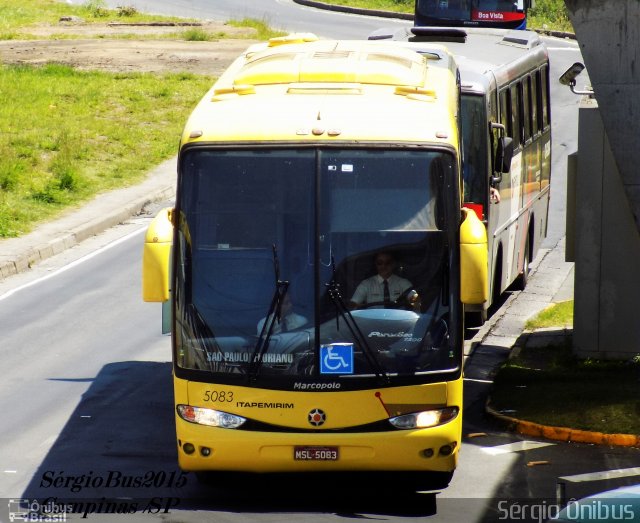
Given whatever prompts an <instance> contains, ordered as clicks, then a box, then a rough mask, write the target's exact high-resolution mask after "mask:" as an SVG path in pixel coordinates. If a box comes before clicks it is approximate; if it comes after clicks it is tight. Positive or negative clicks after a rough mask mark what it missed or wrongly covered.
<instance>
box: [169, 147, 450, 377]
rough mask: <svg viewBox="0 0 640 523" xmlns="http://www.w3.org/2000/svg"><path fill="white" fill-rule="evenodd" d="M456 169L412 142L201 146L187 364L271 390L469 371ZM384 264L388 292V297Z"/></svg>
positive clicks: (445, 157)
mask: <svg viewBox="0 0 640 523" xmlns="http://www.w3.org/2000/svg"><path fill="white" fill-rule="evenodd" d="M456 165H457V164H456V160H455V158H454V156H453V155H452V154H450V153H448V152H443V151H436V150H424V149H422V150H420V149H410V148H409V149H405V150H400V149H385V150H381V149H379V148H375V149H373V148H372V149H337V148H336V149H333V148H327V149H319V148H318V149H316V148H310V147H309V148H298V149H294V148H277V147H273V148H264V149H263V148H260V149H256V148H253V149H232V150H230V149H226V150H222V149H213V148H202V147H200V148H193V149H191V150H189V151H187V152H186V153H185V154H184V155H183V157H182V163H181V166H180V183H179V187H180V191H179V194H178V199H177V204H176V211H177V215H178V216H179V220H178V223H177V229H178V232H177V241H176V243H175V248H174V278H175V280H176V281H175V282H174V285H173V286H172V288H173V289H175V290H174V292H175V311H174V312H175V314H174V318H175V325H174V332H175V347H174V350H175V351H176V355H175V356H176V365H177V368H178V369H186V370H194V371H202V372H205V373H207V374H215V379H216V380H217V381H218V382H225V381H226V382H231V383H233V382H235V381H239V380H243V379H251V380H252V383H261V384H262V385H263V386H264V385H265V382H264V381H262V380H272V381H273V380H274V379H280V380H282V381H283V383H284V382H286V381H287V380H299V379H300V378H301V377H315V378H317V379H322V378H327V379H331V380H336V379H337V380H340V379H351V380H353V379H354V378H362V379H364V380H365V381H366V380H367V379H369V378H380V377H384V378H385V379H387V380H393V379H399V378H401V377H403V378H405V379H406V378H407V377H415V376H419V375H423V376H424V375H429V374H433V373H441V372H443V371H451V370H455V369H458V367H459V365H460V361H461V355H460V354H458V353H459V349H456V348H455V347H456V346H458V345H460V346H461V343H458V341H459V340H453V339H451V338H452V337H453V336H452V335H450V332H451V331H452V329H451V322H452V321H454V320H453V319H452V318H454V317H456V316H455V314H457V312H458V311H457V310H455V311H454V310H452V308H454V309H455V308H456V307H457V305H455V303H456V300H452V299H451V296H450V294H449V293H450V292H451V290H450V287H451V285H450V272H451V271H449V263H450V261H449V256H450V249H449V247H448V246H449V245H451V244H452V243H454V242H455V231H456V230H457V227H458V215H457V214H456V213H455V211H454V209H456V203H455V202H456V198H459V195H458V193H457V182H456V181H455V180H456V179H457V172H456V171H457V166H456ZM445 189H446V190H445ZM447 200H450V201H449V202H447ZM458 201H459V200H458ZM457 207H458V208H459V205H457ZM382 262H387V263H386V265H388V267H387V268H386V270H387V271H388V272H389V273H393V276H388V277H387V278H386V279H387V282H388V283H387V285H388V286H389V287H390V289H389V292H388V294H387V292H386V291H383V290H379V291H378V292H377V291H376V287H377V286H379V287H377V288H378V289H382V288H383V281H382V279H380V276H379V275H380V274H381V271H382V269H381V268H380V267H382V265H384V263H382ZM363 282H364V283H363ZM376 292H377V294H376ZM455 321H457V320H455ZM457 343H458V345H456V344H457ZM423 379H424V378H423ZM283 386H284V384H283Z"/></svg>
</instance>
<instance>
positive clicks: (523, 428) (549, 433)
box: [485, 401, 640, 447]
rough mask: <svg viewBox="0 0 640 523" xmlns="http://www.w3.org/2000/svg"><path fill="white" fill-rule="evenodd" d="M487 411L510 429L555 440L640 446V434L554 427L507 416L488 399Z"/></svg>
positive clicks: (617, 445) (526, 434)
mask: <svg viewBox="0 0 640 523" xmlns="http://www.w3.org/2000/svg"><path fill="white" fill-rule="evenodd" d="M485 412H486V413H487V414H489V415H490V416H491V417H492V418H495V419H497V420H498V421H501V422H503V423H505V424H506V425H507V426H508V428H509V430H512V431H513V432H517V433H518V434H522V435H524V436H532V437H535V438H545V439H549V440H554V441H565V442H572V443H589V444H592V445H611V446H615V447H640V436H636V435H634V434H607V433H604V432H591V431H587V430H579V429H571V428H568V427H553V426H549V425H541V424H540V423H535V422H533V421H525V420H521V419H518V418H514V417H512V416H507V415H505V414H502V413H500V412H498V411H496V410H494V409H493V408H492V407H491V406H490V405H489V402H488V401H487V404H486V405H485Z"/></svg>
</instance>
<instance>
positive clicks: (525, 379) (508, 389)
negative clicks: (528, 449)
mask: <svg viewBox="0 0 640 523" xmlns="http://www.w3.org/2000/svg"><path fill="white" fill-rule="evenodd" d="M490 404H491V407H492V408H494V409H495V410H497V411H499V412H504V413H505V414H507V415H510V416H514V417H516V418H518V419H523V420H527V421H533V422H536V423H541V424H543V425H550V426H558V427H571V428H575V429H582V430H590V431H597V432H604V433H609V434H640V363H638V361H637V358H636V359H634V360H633V361H628V362H619V361H599V360H592V359H589V360H578V359H576V358H575V357H574V356H573V354H572V352H571V347H570V346H568V345H565V346H560V347H545V348H525V349H523V350H522V351H521V352H520V353H519V354H518V355H517V356H515V357H512V358H510V359H509V361H508V362H507V363H506V364H505V365H504V366H503V367H502V368H501V369H500V371H499V372H498V374H497V376H496V378H495V380H494V388H493V390H492V392H491V403H490Z"/></svg>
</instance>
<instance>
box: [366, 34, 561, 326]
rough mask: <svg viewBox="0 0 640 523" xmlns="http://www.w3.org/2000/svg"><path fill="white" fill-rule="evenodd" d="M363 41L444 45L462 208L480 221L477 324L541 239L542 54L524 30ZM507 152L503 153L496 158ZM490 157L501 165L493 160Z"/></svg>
mask: <svg viewBox="0 0 640 523" xmlns="http://www.w3.org/2000/svg"><path fill="white" fill-rule="evenodd" d="M370 38H374V39H375V40H376V41H381V42H384V41H394V42H396V43H397V44H398V45H403V46H406V47H407V48H409V49H413V50H414V51H416V52H424V53H429V49H430V46H431V45H433V42H434V41H445V42H446V46H447V49H448V50H449V51H450V52H451V53H452V54H453V55H454V57H455V59H456V62H457V64H458V68H459V71H460V76H461V91H462V92H461V115H462V117H461V124H462V136H463V138H462V144H463V146H462V147H463V180H464V183H463V186H464V194H463V202H464V205H465V206H466V207H468V208H472V209H474V210H475V212H476V213H477V214H478V217H479V218H480V219H481V220H482V221H483V222H484V223H485V225H486V227H487V236H488V264H489V267H488V270H489V278H490V292H489V298H488V299H487V301H486V302H485V303H484V304H482V305H480V306H479V305H468V306H467V307H466V310H467V312H468V314H467V319H468V320H471V321H472V322H473V323H482V321H484V319H486V317H487V310H488V309H489V307H491V305H492V304H494V303H496V302H498V303H499V301H498V300H499V298H500V295H501V294H502V293H503V292H504V291H505V290H506V289H507V288H509V287H512V288H515V289H516V290H522V289H524V287H525V286H526V284H527V277H528V274H529V267H530V264H531V262H532V261H533V259H534V258H535V256H536V254H537V253H538V251H539V249H540V247H541V245H542V242H543V241H544V239H545V238H546V236H547V218H548V214H549V198H550V191H551V107H550V96H549V54H548V51H547V48H546V46H545V45H544V43H543V42H542V40H541V38H540V37H539V36H538V35H537V34H536V33H534V32H531V31H507V30H495V29H494V30H492V29H473V28H465V29H462V28H432V27H414V28H406V29H401V30H399V31H396V32H393V31H388V30H385V29H382V30H379V31H377V32H376V33H374V34H373V35H371V37H370ZM505 147H506V148H507V149H508V153H507V154H506V155H500V154H496V153H497V152H498V149H503V148H505ZM497 157H500V158H502V159H503V160H504V161H501V162H498V161H495V159H496V158H497Z"/></svg>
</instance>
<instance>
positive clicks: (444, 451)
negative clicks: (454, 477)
mask: <svg viewBox="0 0 640 523" xmlns="http://www.w3.org/2000/svg"><path fill="white" fill-rule="evenodd" d="M452 452H453V448H452V447H451V445H442V447H440V452H439V454H440V455H441V456H449V455H450V454H451V453H452Z"/></svg>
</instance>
